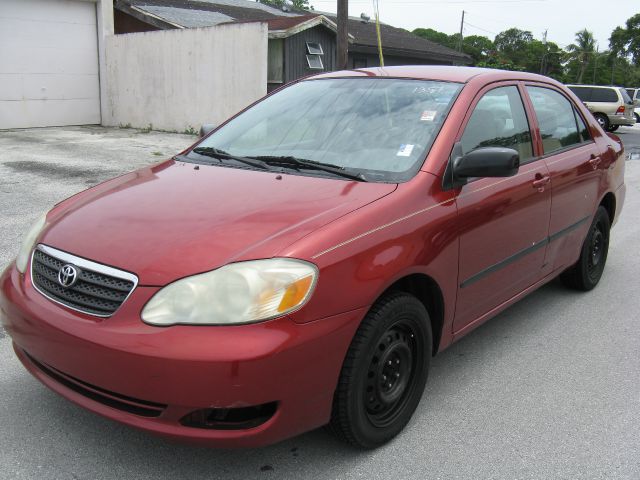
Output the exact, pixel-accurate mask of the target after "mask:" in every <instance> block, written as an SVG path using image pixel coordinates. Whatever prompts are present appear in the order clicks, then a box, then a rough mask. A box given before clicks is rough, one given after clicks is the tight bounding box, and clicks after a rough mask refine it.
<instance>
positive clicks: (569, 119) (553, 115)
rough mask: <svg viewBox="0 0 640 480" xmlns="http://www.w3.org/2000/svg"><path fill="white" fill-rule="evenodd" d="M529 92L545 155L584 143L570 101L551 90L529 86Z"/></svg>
mask: <svg viewBox="0 0 640 480" xmlns="http://www.w3.org/2000/svg"><path fill="white" fill-rule="evenodd" d="M527 92H528V93H529V97H530V98H531V103H532V104H533V109H534V111H535V112H536V118H537V119H538V127H539V128H540V135H541V136H542V144H543V147H544V153H545V155H547V154H549V153H553V152H556V151H558V150H563V149H565V148H567V147H570V146H572V145H577V144H579V143H581V142H582V137H581V133H580V131H579V129H578V124H577V121H576V114H575V111H574V108H573V105H572V104H571V102H570V101H569V100H567V99H566V98H565V97H564V96H563V95H561V94H560V93H558V92H556V91H555V90H551V89H550V88H543V87H532V86H528V87H527ZM583 127H584V124H583ZM584 129H585V130H586V127H584Z"/></svg>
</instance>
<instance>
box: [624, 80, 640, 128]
mask: <svg viewBox="0 0 640 480" xmlns="http://www.w3.org/2000/svg"><path fill="white" fill-rule="evenodd" d="M626 90H627V93H628V94H629V97H631V100H633V103H634V105H635V109H634V111H633V115H634V116H635V117H636V123H640V88H627V89H626Z"/></svg>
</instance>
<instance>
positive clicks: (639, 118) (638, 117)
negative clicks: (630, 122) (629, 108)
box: [633, 113, 640, 123]
mask: <svg viewBox="0 0 640 480" xmlns="http://www.w3.org/2000/svg"><path fill="white" fill-rule="evenodd" d="M633 116H634V117H636V123H640V115H638V114H637V113H634V114H633Z"/></svg>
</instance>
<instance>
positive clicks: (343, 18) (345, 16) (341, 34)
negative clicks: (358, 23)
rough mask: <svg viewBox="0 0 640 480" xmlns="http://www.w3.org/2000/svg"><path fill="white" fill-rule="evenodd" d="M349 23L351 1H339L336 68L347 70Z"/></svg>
mask: <svg viewBox="0 0 640 480" xmlns="http://www.w3.org/2000/svg"><path fill="white" fill-rule="evenodd" d="M348 21H349V1H348V0H338V14H337V22H338V42H337V43H338V44H337V51H336V68H337V69H338V70H345V69H347V68H348V65H347V63H348V58H349V30H348V29H347V22H348Z"/></svg>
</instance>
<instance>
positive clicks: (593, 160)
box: [589, 154, 602, 170]
mask: <svg viewBox="0 0 640 480" xmlns="http://www.w3.org/2000/svg"><path fill="white" fill-rule="evenodd" d="M600 162H602V159H601V158H600V157H598V156H596V155H593V154H592V155H591V159H590V160H589V163H590V164H591V167H592V168H593V169H594V170H595V169H597V168H598V165H600Z"/></svg>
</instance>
